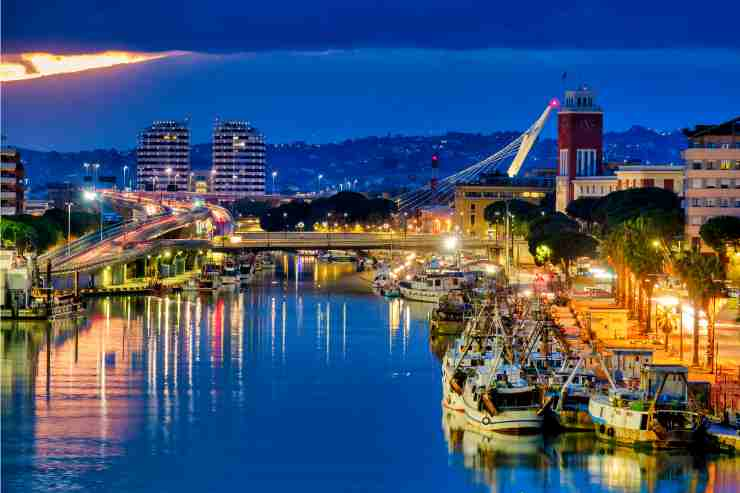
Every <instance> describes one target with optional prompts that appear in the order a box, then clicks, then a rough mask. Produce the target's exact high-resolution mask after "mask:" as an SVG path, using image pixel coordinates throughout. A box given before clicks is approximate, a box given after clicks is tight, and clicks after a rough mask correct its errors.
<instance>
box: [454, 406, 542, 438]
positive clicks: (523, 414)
mask: <svg viewBox="0 0 740 493" xmlns="http://www.w3.org/2000/svg"><path fill="white" fill-rule="evenodd" d="M465 417H466V418H467V420H468V424H469V425H470V426H471V427H472V428H474V429H476V430H478V431H480V432H485V433H500V434H504V435H538V434H540V433H542V428H543V422H544V418H543V417H542V416H539V415H538V414H537V409H535V408H532V409H525V410H518V409H517V410H508V409H507V410H502V411H500V412H499V413H498V414H496V415H495V416H490V415H489V414H488V413H485V412H479V411H476V410H471V409H470V408H469V407H467V406H466V408H465Z"/></svg>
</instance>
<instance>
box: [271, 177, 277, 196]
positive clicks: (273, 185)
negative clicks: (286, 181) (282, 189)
mask: <svg viewBox="0 0 740 493" xmlns="http://www.w3.org/2000/svg"><path fill="white" fill-rule="evenodd" d="M276 180H277V171H273V172H272V194H273V195H275V181H276Z"/></svg>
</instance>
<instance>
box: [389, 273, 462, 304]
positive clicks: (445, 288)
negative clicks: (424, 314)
mask: <svg viewBox="0 0 740 493" xmlns="http://www.w3.org/2000/svg"><path fill="white" fill-rule="evenodd" d="M465 285H466V278H465V274H464V273H462V272H458V271H447V272H439V273H423V274H418V275H415V276H413V277H412V278H411V279H409V280H406V281H401V282H400V283H399V284H398V287H399V289H400V290H401V296H403V297H404V298H406V299H409V300H413V301H423V302H427V303H438V302H439V300H440V299H441V298H442V297H443V296H446V295H447V294H449V292H450V291H452V290H453V289H460V288H462V287H463V286H465Z"/></svg>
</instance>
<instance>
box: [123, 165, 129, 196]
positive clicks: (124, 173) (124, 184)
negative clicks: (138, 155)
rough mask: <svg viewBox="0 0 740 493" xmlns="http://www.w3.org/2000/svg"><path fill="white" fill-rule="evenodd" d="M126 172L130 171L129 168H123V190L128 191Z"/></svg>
mask: <svg viewBox="0 0 740 493" xmlns="http://www.w3.org/2000/svg"><path fill="white" fill-rule="evenodd" d="M126 171H128V166H124V167H123V190H124V191H125V190H126Z"/></svg>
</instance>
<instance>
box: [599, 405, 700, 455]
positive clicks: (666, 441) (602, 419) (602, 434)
mask: <svg viewBox="0 0 740 493" xmlns="http://www.w3.org/2000/svg"><path fill="white" fill-rule="evenodd" d="M589 413H590V414H591V419H592V421H593V424H594V431H595V432H596V436H597V437H598V438H599V439H600V440H603V441H607V442H612V443H617V444H620V445H628V446H634V447H637V448H652V449H686V448H690V447H692V446H693V445H695V444H696V443H698V442H700V441H701V440H702V437H703V434H704V431H705V430H704V426H703V424H699V425H697V426H695V427H693V428H688V429H687V428H684V429H676V430H671V431H667V430H662V431H660V432H659V431H658V430H656V429H655V428H652V427H650V426H648V425H647V423H648V422H649V421H650V420H649V413H648V412H647V411H633V410H630V409H626V408H621V407H614V406H611V405H609V404H606V403H602V402H592V403H590V404H589Z"/></svg>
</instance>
